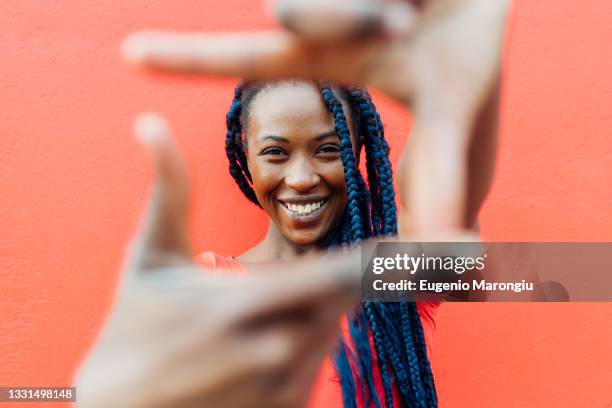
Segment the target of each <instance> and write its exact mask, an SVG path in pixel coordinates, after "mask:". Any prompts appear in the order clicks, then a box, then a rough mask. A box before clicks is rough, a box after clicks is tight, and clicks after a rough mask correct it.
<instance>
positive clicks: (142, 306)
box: [76, 115, 360, 408]
mask: <svg viewBox="0 0 612 408" xmlns="http://www.w3.org/2000/svg"><path fill="white" fill-rule="evenodd" d="M136 130H137V133H138V135H139V136H140V138H141V140H142V142H143V143H144V145H145V146H146V148H147V150H148V152H149V154H150V156H151V158H152V161H153V163H154V166H155V172H156V181H155V185H154V190H153V195H152V198H151V200H150V202H149V205H148V209H147V211H146V213H145V219H144V220H143V223H142V226H141V228H140V231H139V232H138V233H137V234H136V237H135V239H134V243H133V246H132V248H131V250H130V251H129V254H128V257H127V259H126V262H125V270H124V274H123V276H122V280H121V283H120V288H119V291H118V295H117V299H116V302H115V306H114V309H113V311H112V312H111V314H110V316H109V318H108V322H107V324H106V326H105V328H104V330H103V332H102V333H101V335H100V337H99V339H98V341H97V342H96V344H95V346H94V347H93V349H92V350H91V351H90V353H89V355H88V356H87V357H86V359H85V361H84V363H83V364H82V366H81V368H80V370H79V372H78V375H77V377H76V386H77V388H78V392H79V398H78V399H79V404H78V405H79V406H80V407H83V408H93V407H101V408H102V407H104V408H107V407H113V408H128V407H129V408H145V407H146V408H151V407H173V408H174V407H261V406H266V407H280V406H282V407H286V406H300V405H303V404H304V402H305V400H306V398H307V397H308V395H309V392H308V391H309V389H310V386H311V384H312V381H313V380H314V377H315V374H316V371H317V368H318V367H319V364H320V362H321V361H322V359H323V358H324V356H325V355H326V354H327V353H328V352H329V350H330V348H331V346H332V345H333V344H334V342H335V341H336V336H337V322H338V318H339V316H340V315H341V314H343V313H344V312H346V311H348V310H349V309H351V308H352V307H353V305H354V302H355V301H356V300H357V298H358V293H359V287H360V274H359V270H360V265H359V260H360V258H359V256H355V254H351V255H349V256H345V257H341V256H331V257H329V256H328V257H326V259H325V262H322V261H321V259H315V258H312V259H307V260H304V261H301V262H297V263H296V262H294V263H292V264H291V265H290V266H286V265H283V264H282V263H277V264H268V265H262V266H260V267H259V269H261V271H259V272H261V273H257V274H252V275H249V276H245V277H235V276H234V277H233V276H221V275H212V274H211V273H209V272H208V273H207V271H205V270H201V269H199V268H197V267H196V266H195V265H194V263H193V260H192V259H193V258H192V253H191V250H190V243H189V242H190V240H189V234H188V227H187V207H188V202H189V181H188V178H187V170H186V166H185V164H184V162H183V161H182V159H181V156H180V153H179V150H178V149H177V146H176V145H175V144H174V142H173V140H172V139H171V138H170V136H169V131H168V127H167V125H166V124H165V122H164V121H163V120H162V119H161V118H159V117H156V116H153V115H147V116H143V117H141V118H140V120H139V121H138V122H137V125H136Z"/></svg>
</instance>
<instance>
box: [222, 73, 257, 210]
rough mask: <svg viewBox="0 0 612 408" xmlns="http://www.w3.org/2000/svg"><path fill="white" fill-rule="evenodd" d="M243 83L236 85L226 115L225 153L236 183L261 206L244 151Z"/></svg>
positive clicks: (248, 196)
mask: <svg viewBox="0 0 612 408" xmlns="http://www.w3.org/2000/svg"><path fill="white" fill-rule="evenodd" d="M241 98H242V85H241V84H239V85H238V86H237V87H236V91H235V93H234V99H233V101H232V105H231V106H230V110H229V112H228V113H227V115H226V117H225V122H226V125H227V133H226V138H225V153H226V154H227V158H228V160H229V171H230V174H231V175H232V177H233V178H234V180H236V184H238V187H239V188H240V191H242V193H243V194H244V195H245V196H246V197H247V198H248V199H249V200H251V202H253V203H254V204H255V205H257V206H258V207H260V208H261V205H260V204H259V201H257V197H256V196H255V191H254V190H253V187H252V185H251V183H252V179H251V173H250V172H249V168H248V166H247V159H246V155H245V153H244V146H243V144H242V125H241V123H240V115H241V113H242V106H241V105H242V104H241Z"/></svg>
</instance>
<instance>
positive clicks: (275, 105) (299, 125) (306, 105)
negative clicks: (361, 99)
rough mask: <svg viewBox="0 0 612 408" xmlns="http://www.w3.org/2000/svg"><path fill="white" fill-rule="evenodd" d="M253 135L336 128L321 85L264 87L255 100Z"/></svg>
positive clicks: (251, 111) (250, 127) (250, 122)
mask: <svg viewBox="0 0 612 408" xmlns="http://www.w3.org/2000/svg"><path fill="white" fill-rule="evenodd" d="M247 121H248V127H247V128H248V133H249V134H262V133H266V134H274V135H278V136H284V137H290V136H292V135H296V134H304V135H311V136H312V135H313V134H319V133H322V132H326V131H329V130H331V129H333V127H334V122H333V119H332V115H331V113H330V112H329V110H328V109H327V107H326V106H325V103H324V101H323V97H322V96H321V92H320V90H319V88H318V87H317V86H316V85H314V84H312V83H308V82H283V83H280V84H274V85H271V86H268V87H266V88H264V89H263V90H261V91H260V92H259V93H258V94H257V95H256V96H255V97H254V98H253V100H252V101H251V106H250V107H249V114H248V118H247Z"/></svg>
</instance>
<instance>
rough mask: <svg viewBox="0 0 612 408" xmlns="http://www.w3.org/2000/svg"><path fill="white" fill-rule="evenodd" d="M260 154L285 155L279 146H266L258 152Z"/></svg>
mask: <svg viewBox="0 0 612 408" xmlns="http://www.w3.org/2000/svg"><path fill="white" fill-rule="evenodd" d="M259 154H260V155H261V156H282V155H285V154H286V153H285V151H284V150H283V149H281V148H280V147H267V148H265V149H263V150H262V151H261V153H259Z"/></svg>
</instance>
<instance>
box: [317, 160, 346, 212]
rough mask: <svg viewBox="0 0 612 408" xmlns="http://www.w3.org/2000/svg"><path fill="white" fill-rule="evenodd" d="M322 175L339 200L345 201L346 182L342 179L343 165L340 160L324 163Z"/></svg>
mask: <svg viewBox="0 0 612 408" xmlns="http://www.w3.org/2000/svg"><path fill="white" fill-rule="evenodd" d="M322 175H323V177H324V178H325V180H326V181H327V184H328V185H329V186H330V187H331V188H332V189H333V192H334V193H335V194H337V195H338V196H339V198H340V199H341V201H343V202H346V182H345V180H344V167H343V166H342V162H341V161H340V160H338V161H334V162H332V163H328V164H326V166H325V168H324V169H323V171H322Z"/></svg>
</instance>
